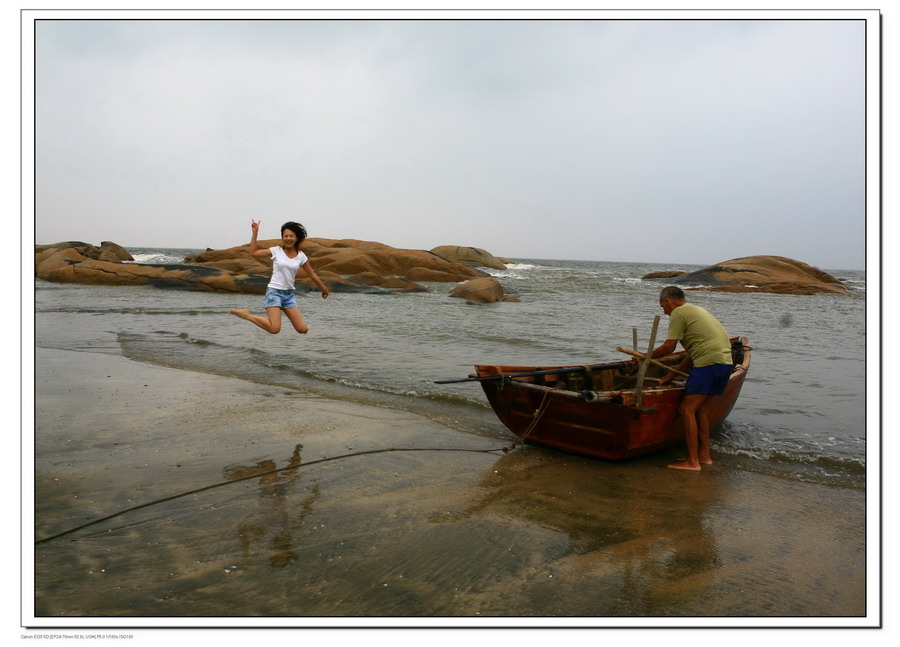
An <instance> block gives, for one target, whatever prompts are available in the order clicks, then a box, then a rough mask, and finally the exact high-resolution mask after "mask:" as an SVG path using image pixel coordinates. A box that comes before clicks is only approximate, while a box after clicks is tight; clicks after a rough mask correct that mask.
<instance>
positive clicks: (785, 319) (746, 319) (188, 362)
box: [34, 249, 877, 488]
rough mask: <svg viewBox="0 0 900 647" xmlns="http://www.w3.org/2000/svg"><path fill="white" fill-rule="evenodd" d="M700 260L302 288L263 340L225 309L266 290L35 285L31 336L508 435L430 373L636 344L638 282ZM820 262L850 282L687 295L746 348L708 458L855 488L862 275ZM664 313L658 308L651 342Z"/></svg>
mask: <svg viewBox="0 0 900 647" xmlns="http://www.w3.org/2000/svg"><path fill="white" fill-rule="evenodd" d="M129 251H131V252H132V254H133V255H134V256H135V259H136V262H144V263H180V262H183V260H184V258H185V256H186V255H187V254H189V253H194V252H198V251H201V250H187V249H177V250H176V249H130V250H129ZM313 262H315V259H313ZM697 267H698V266H690V265H677V266H676V265H658V264H650V263H613V262H597V261H562V260H546V259H515V260H514V261H513V263H512V264H511V265H509V266H508V267H507V268H506V269H504V270H489V273H490V274H492V275H493V276H495V277H496V278H497V279H498V280H499V281H500V283H501V284H502V285H503V286H504V288H506V289H507V291H508V292H512V293H515V294H516V295H517V296H518V298H519V299H520V301H519V302H504V303H498V304H490V305H470V304H467V303H466V302H465V301H463V300H461V299H456V298H452V297H450V296H449V291H450V289H451V288H452V287H453V285H452V284H445V283H427V284H425V285H426V287H428V288H429V291H428V292H421V293H404V294H348V293H340V292H337V293H332V294H331V295H330V296H329V298H328V299H327V300H323V299H322V298H321V295H320V294H318V293H316V292H310V293H308V294H302V295H298V303H299V306H300V308H301V310H302V312H303V317H304V319H305V321H306V322H307V324H308V325H309V328H310V331H309V333H308V334H307V335H298V334H296V333H295V332H294V331H293V330H292V329H291V328H290V326H289V325H288V324H287V322H286V321H285V322H284V327H283V329H282V332H281V333H280V334H278V335H269V334H267V333H265V332H263V331H262V330H260V329H259V328H257V327H255V326H253V325H252V324H250V323H248V322H247V321H243V320H241V319H238V318H237V317H234V316H232V315H229V314H228V311H229V310H230V309H232V308H249V309H250V310H251V311H254V312H258V313H260V314H262V312H263V297H262V296H261V295H250V294H226V293H209V292H191V291H182V290H167V289H158V288H154V287H151V286H129V287H118V286H89V285H77V284H58V283H49V282H45V281H41V280H36V281H35V291H34V300H35V334H36V337H35V343H36V345H37V346H38V347H44V348H57V349H65V350H73V351H83V352H100V353H112V354H122V355H125V356H126V357H129V358H131V359H133V360H136V361H141V362H148V363H153V364H158V365H163V366H169V367H174V368H178V369H182V370H188V371H199V372H207V373H214V374H219V375H227V376H233V377H237V378H240V379H244V380H248V381H252V382H258V383H264V384H277V385H281V386H285V387H288V388H296V389H300V390H307V391H314V392H319V393H322V394H325V395H328V396H330V397H336V398H342V399H347V400H351V401H359V402H365V403H370V404H376V405H381V406H389V407H396V408H401V409H406V410H410V411H415V412H417V413H420V414H423V415H427V416H430V417H432V418H434V419H437V420H440V421H441V422H442V423H444V424H448V425H451V426H452V427H454V428H456V429H459V430H462V431H465V432H468V433H472V434H478V435H488V436H496V437H497V438H499V439H514V437H513V436H512V435H511V434H510V433H509V432H508V431H507V430H506V429H505V428H504V427H503V425H502V424H501V423H500V422H499V421H498V420H497V419H496V418H495V417H494V416H493V413H492V412H491V410H490V408H489V406H488V405H487V402H486V400H485V398H484V395H483V393H482V391H481V388H480V386H479V385H478V384H476V383H473V382H468V383H466V382H463V383H457V384H443V385H441V384H435V381H437V380H447V379H461V378H465V377H466V376H467V375H469V374H470V373H471V372H472V367H473V365H474V364H509V365H535V366H546V365H549V366H555V365H561V364H587V363H598V362H604V361H613V360H618V359H624V356H623V355H621V354H620V353H618V352H617V351H616V347H617V346H631V345H632V338H633V332H632V331H633V329H635V328H636V329H637V332H638V347H639V348H645V347H646V346H647V345H648V343H649V337H650V331H651V327H652V323H653V320H654V317H655V316H656V315H662V313H661V311H660V308H659V306H658V304H657V299H658V294H659V290H660V287H661V286H662V285H663V283H661V282H660V281H657V280H642V278H641V277H642V276H644V275H645V274H647V273H649V272H653V271H659V270H670V269H677V270H685V271H686V270H692V269H697ZM829 271H830V272H831V273H832V274H835V275H836V276H837V277H838V278H840V279H841V280H842V281H844V282H845V284H846V285H847V287H848V288H849V290H850V293H849V295H830V294H820V295H778V294H764V293H744V294H730V293H720V292H704V291H691V292H688V299H689V300H690V301H691V302H693V303H696V304H698V305H701V306H703V307H705V308H706V309H708V310H709V311H710V312H712V313H713V314H715V315H716V316H717V317H718V318H719V319H720V320H721V321H722V323H723V324H724V326H725V328H726V329H727V331H728V332H729V334H730V335H732V336H734V335H737V336H742V337H747V338H748V339H749V342H750V345H751V347H752V348H753V351H752V353H753V356H752V364H751V367H750V371H749V373H748V376H747V379H746V382H745V384H744V387H743V391H742V393H741V396H740V398H739V399H738V401H737V404H736V405H735V407H734V410H733V411H732V413H731V415H730V416H729V418H728V420H727V421H726V422H725V423H724V424H723V425H722V426H721V427H720V429H718V430H717V431H716V433H715V434H714V437H713V441H712V451H713V452H714V455H715V456H716V460H717V462H719V463H722V464H730V465H732V466H733V467H735V468H737V469H742V470H748V471H751V472H758V473H765V474H773V475H777V476H782V477H785V478H789V479H797V480H801V481H813V482H820V483H833V484H835V485H840V486H844V487H851V488H863V487H864V485H865V476H866V449H867V438H866V426H867V425H866V423H867V421H866V407H865V403H866V386H867V384H866V363H865V344H866V277H865V273H864V272H862V271H841V270H829ZM676 283H677V282H676ZM666 325H667V317H665V316H664V315H663V316H662V317H661V320H660V324H659V332H658V333H657V345H658V343H660V341H661V340H663V339H664V338H665V328H666ZM869 423H870V425H871V423H872V421H869ZM875 428H876V429H877V425H875ZM868 440H869V441H870V442H876V441H877V439H872V438H870V439H868Z"/></svg>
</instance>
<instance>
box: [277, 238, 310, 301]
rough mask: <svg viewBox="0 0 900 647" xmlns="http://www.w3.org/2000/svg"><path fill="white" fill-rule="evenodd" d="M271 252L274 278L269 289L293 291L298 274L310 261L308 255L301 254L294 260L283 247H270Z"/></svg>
mask: <svg viewBox="0 0 900 647" xmlns="http://www.w3.org/2000/svg"><path fill="white" fill-rule="evenodd" d="M269 251H270V252H272V278H271V280H270V281H269V287H270V288H275V289H276V290H293V289H294V279H295V278H296V277H297V272H298V271H299V270H300V268H301V267H303V265H305V264H306V261H307V260H309V259H308V258H307V257H306V254H304V253H303V252H299V253H298V254H297V255H296V256H295V257H294V258H290V257H289V256H288V255H287V254H285V253H284V250H283V249H282V248H281V246H278V247H270V248H269Z"/></svg>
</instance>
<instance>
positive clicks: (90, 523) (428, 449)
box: [34, 445, 515, 545]
mask: <svg viewBox="0 0 900 647" xmlns="http://www.w3.org/2000/svg"><path fill="white" fill-rule="evenodd" d="M513 447H515V445H513ZM510 449H511V448H510V447H498V448H495V449H452V448H446V447H406V448H395V447H392V448H388V449H372V450H369V451H364V452H355V453H353V454H341V455H340V456H331V457H329V458H320V459H318V460H314V461H309V462H307V463H295V464H293V465H286V466H284V467H277V468H275V469H271V470H267V471H265V472H254V473H253V474H251V475H250V476H242V477H241V478H236V479H232V480H229V481H223V482H221V483H213V484H212V485H206V486H204V487H200V488H197V489H195V490H188V491H187V492H181V493H179V494H173V495H171V496H167V497H163V498H162V499H156V500H155V501H150V502H148V503H141V504H139V505H136V506H133V507H131V508H126V509H125V510H119V511H118V512H114V513H112V514H109V515H106V516H105V517H101V518H99V519H94V520H93V521H88V522H86V523H83V524H81V525H80V526H76V527H74V528H69V529H68V530H63V531H62V532H58V533H56V534H55V535H51V536H50V537H44V538H43V539H38V540H37V541H35V542H34V543H35V545H37V544H43V543H45V542H48V541H51V540H53V539H58V538H60V537H64V536H66V535H71V534H72V533H73V532H77V531H79V530H82V529H84V528H88V527H90V526H94V525H96V524H98V523H102V522H103V521H108V520H110V519H114V518H116V517H120V516H122V515H123V514H126V513H128V512H134V511H135V510H140V509H142V508H149V507H150V506H153V505H158V504H160V503H166V502H168V501H174V500H175V499H180V498H182V497H186V496H190V495H192V494H197V493H198V492H205V491H207V490H212V489H214V488H218V487H223V486H225V485H231V484H232V483H240V482H241V481H248V480H251V479H257V478H259V477H260V476H265V475H267V474H275V473H277V472H283V471H284V470H292V469H297V468H300V467H307V466H309V465H315V464H317V463H327V462H329V461H336V460H339V459H341V458H351V457H353V456H365V455H367V454H383V453H385V452H475V453H479V454H491V453H493V452H499V451H502V452H504V453H507V452H509V450H510Z"/></svg>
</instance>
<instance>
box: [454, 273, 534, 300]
mask: <svg viewBox="0 0 900 647" xmlns="http://www.w3.org/2000/svg"><path fill="white" fill-rule="evenodd" d="M450 296H451V297H457V298H459V299H465V300H466V302H467V303H473V304H474V303H497V302H498V301H518V300H519V299H518V297H516V296H515V295H512V294H507V293H506V291H505V290H504V289H503V286H502V285H500V282H499V281H498V280H497V279H495V278H494V277H492V276H487V277H481V278H477V279H472V280H470V281H466V282H465V283H462V284H461V285H457V286H456V287H455V288H453V289H452V290H451V291H450Z"/></svg>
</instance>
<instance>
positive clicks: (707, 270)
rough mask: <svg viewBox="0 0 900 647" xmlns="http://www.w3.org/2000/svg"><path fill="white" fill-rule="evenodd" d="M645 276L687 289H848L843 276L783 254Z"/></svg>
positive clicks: (827, 291)
mask: <svg viewBox="0 0 900 647" xmlns="http://www.w3.org/2000/svg"><path fill="white" fill-rule="evenodd" d="M642 278H644V279H669V280H671V282H673V283H677V284H678V285H680V286H686V287H688V289H694V290H710V291H715V292H770V293H774V294H823V293H824V294H847V293H848V290H847V288H846V287H845V286H844V284H843V283H842V282H841V281H840V279H837V278H835V277H834V276H832V275H831V274H828V273H827V272H823V271H822V270H820V269H819V268H817V267H813V266H811V265H807V264H806V263H802V262H800V261H795V260H793V259H790V258H784V257H783V256H746V257H743V258H735V259H732V260H730V261H725V262H723V263H717V264H716V265H710V266H708V267H704V268H701V269H699V270H694V271H692V272H680V271H668V272H653V273H651V274H646V275H644V276H643V277H642Z"/></svg>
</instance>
